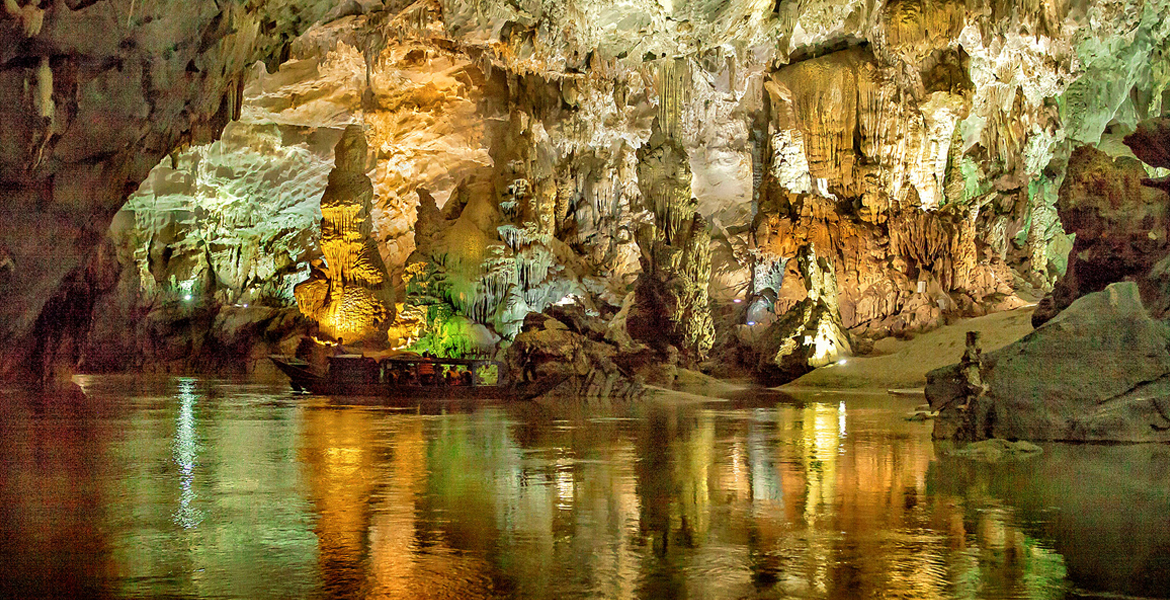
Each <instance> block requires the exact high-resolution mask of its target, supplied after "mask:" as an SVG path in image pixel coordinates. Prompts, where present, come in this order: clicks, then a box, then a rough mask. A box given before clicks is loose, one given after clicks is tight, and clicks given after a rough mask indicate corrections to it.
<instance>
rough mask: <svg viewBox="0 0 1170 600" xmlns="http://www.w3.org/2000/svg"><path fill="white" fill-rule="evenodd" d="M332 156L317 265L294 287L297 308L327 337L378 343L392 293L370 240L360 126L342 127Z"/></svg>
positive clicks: (390, 314) (369, 190)
mask: <svg viewBox="0 0 1170 600" xmlns="http://www.w3.org/2000/svg"><path fill="white" fill-rule="evenodd" d="M335 152H336V157H337V158H336V166H335V167H334V169H333V172H332V173H330V174H329V185H328V186H327V187H326V188H325V194H324V195H323V196H322V197H321V240H320V246H321V253H322V255H323V261H322V262H320V263H317V264H315V265H314V268H313V270H312V273H311V274H310V276H309V279H308V280H307V281H304V282H302V283H300V284H298V285H297V287H296V298H297V305H298V306H299V307H300V309H301V312H302V313H304V315H305V316H307V317H309V318H310V319H313V320H314V321H316V322H317V323H318V324H319V325H320V329H321V333H323V334H325V335H326V336H328V337H330V338H333V339H344V340H346V341H349V342H356V341H370V342H374V343H378V344H384V343H385V342H386V330H387V329H388V328H389V326H390V323H391V322H392V321H393V318H394V290H393V288H392V287H391V286H390V282H389V277H388V276H387V275H386V267H385V266H384V265H383V264H382V257H381V255H380V254H379V253H378V249H377V247H376V246H375V245H374V242H373V239H372V237H371V233H372V232H373V226H372V223H371V221H370V208H371V206H372V203H373V199H374V187H373V184H372V183H371V182H370V179H369V177H367V176H366V172H365V171H366V169H365V166H366V156H367V149H366V138H365V134H364V133H363V132H362V128H361V126H359V125H350V126H349V127H346V129H345V133H344V134H342V137H341V140H340V141H339V142H337V147H336V149H335Z"/></svg>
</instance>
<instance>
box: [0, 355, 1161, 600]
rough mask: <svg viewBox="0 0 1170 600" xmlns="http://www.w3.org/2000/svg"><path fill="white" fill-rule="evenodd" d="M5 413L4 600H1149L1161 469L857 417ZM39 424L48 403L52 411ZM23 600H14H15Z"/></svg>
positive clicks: (138, 392)
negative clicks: (980, 460)
mask: <svg viewBox="0 0 1170 600" xmlns="http://www.w3.org/2000/svg"><path fill="white" fill-rule="evenodd" d="M90 384H91V390H90V394H91V398H90V400H91V402H90V403H89V404H87V405H85V406H81V407H77V406H72V407H70V405H63V406H61V405H50V404H46V403H45V402H44V401H43V400H34V399H30V398H27V397H21V396H16V395H13V394H11V393H10V394H9V395H8V396H5V397H4V400H5V401H6V402H5V403H4V404H2V405H0V407H2V408H0V410H3V411H4V414H2V415H0V417H3V419H2V420H0V507H2V510H4V511H5V515H4V516H5V519H4V523H7V525H4V527H3V537H0V541H2V542H3V543H2V544H0V560H3V561H5V563H4V564H6V565H15V566H18V567H20V568H19V569H8V570H6V571H4V572H3V573H4V574H3V575H2V576H0V584H2V585H3V587H0V592H5V593H4V594H0V595H4V596H6V597H7V596H11V595H13V594H9V593H7V592H11V591H13V590H20V591H21V592H22V595H33V596H45V597H53V596H57V597H74V596H94V595H99V596H100V595H104V596H108V597H160V596H168V597H248V598H300V597H323V598H404V599H412V598H420V599H421V598H573V597H577V598H646V599H649V598H655V599H656V598H684V597H685V598H858V597H877V598H887V597H898V598H1060V597H1067V596H1070V595H1071V596H1077V595H1080V594H1083V593H1087V592H1085V590H1107V591H1111V592H1117V593H1124V594H1134V595H1142V596H1159V595H1161V596H1165V595H1166V594H1167V592H1166V590H1167V589H1168V585H1167V584H1168V583H1170V564H1168V560H1170V558H1168V557H1170V532H1168V528H1166V527H1165V519H1166V515H1167V514H1168V513H1170V467H1168V466H1167V465H1170V460H1168V459H1170V448H1167V447H1165V446H1140V447H1098V446H1089V447H1086V446H1052V447H1050V448H1046V452H1045V454H1044V455H1043V456H1042V457H1041V458H1040V459H1039V460H1035V461H1031V462H1027V463H1018V464H1013V465H1000V466H987V465H979V464H975V463H970V462H965V461H960V460H955V459H950V458H946V457H943V456H941V455H939V454H938V453H937V452H936V448H935V446H934V445H933V444H932V443H931V441H930V428H929V427H930V426H929V424H923V423H910V422H906V421H904V420H903V419H902V415H903V414H904V412H905V410H906V409H907V408H909V407H907V406H902V405H901V404H899V403H898V402H897V401H893V400H890V399H887V398H884V397H879V396H868V397H867V396H850V397H840V396H830V395H825V396H812V397H807V398H800V399H795V400H794V399H790V398H789V399H786V400H784V401H780V402H773V401H769V402H766V403H759V402H757V403H746V404H745V403H738V402H734V403H733V402H712V403H709V404H694V403H690V404H671V403H661V402H657V403H656V402H645V403H637V404H621V405H609V404H604V403H601V404H598V403H594V404H588V405H587V404H580V405H577V404H571V403H569V404H565V403H561V404H555V405H553V404H542V403H528V404H510V405H496V406H479V407H476V406H457V405H426V406H419V407H407V409H406V410H401V409H388V408H384V407H372V406H364V407H363V406H339V405H337V404H336V403H333V402H330V401H328V400H327V399H324V398H311V397H310V398H306V397H298V396H292V395H289V394H286V393H285V392H284V391H283V390H282V389H280V388H276V387H266V386H262V385H255V384H246V385H244V384H241V383H240V382H216V381H208V380H198V379H183V380H164V381H143V380H127V379H101V378H99V379H97V380H95V381H93V382H90ZM50 402H51V401H50ZM26 590H32V591H33V592H34V593H32V594H23V592H24V591H26Z"/></svg>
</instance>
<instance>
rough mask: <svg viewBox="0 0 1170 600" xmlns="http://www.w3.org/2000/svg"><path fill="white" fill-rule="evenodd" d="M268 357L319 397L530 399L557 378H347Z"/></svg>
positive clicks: (295, 382) (294, 382)
mask: <svg viewBox="0 0 1170 600" xmlns="http://www.w3.org/2000/svg"><path fill="white" fill-rule="evenodd" d="M268 358H269V360H271V361H272V362H273V364H275V365H276V367H277V368H278V369H280V371H281V372H282V373H284V374H285V375H287V376H288V378H289V382H290V383H291V384H292V387H293V389H294V390H298V391H306V392H311V393H313V394H319V395H322V396H371V397H378V398H386V399H393V400H531V399H532V398H535V397H537V396H540V395H542V394H545V393H547V392H549V391H551V390H552V389H553V388H554V387H556V386H557V385H558V384H560V381H537V382H525V383H518V384H515V385H454V386H453V385H442V384H437V385H409V384H395V383H382V382H365V381H352V380H351V381H346V380H339V379H337V378H331V377H329V376H328V374H326V375H325V376H321V375H318V374H316V373H314V372H313V371H312V370H310V368H309V366H308V364H307V363H305V362H303V361H299V360H297V359H293V358H289V357H286V356H275V355H274V356H269V357H268Z"/></svg>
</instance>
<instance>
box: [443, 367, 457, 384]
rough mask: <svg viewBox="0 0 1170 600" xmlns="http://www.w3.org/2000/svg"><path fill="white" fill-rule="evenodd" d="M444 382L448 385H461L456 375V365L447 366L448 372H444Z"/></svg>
mask: <svg viewBox="0 0 1170 600" xmlns="http://www.w3.org/2000/svg"><path fill="white" fill-rule="evenodd" d="M443 380H444V381H443V383H446V384H447V385H448V386H456V385H459V380H458V379H457V378H456V377H455V367H447V372H446V373H444V374H443Z"/></svg>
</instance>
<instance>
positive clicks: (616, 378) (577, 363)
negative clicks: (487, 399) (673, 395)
mask: <svg viewBox="0 0 1170 600" xmlns="http://www.w3.org/2000/svg"><path fill="white" fill-rule="evenodd" d="M554 312H559V317H560V318H554V317H552V316H550V315H545V314H540V313H530V314H529V316H528V318H527V319H526V320H525V326H524V330H523V331H521V332H520V333H519V334H517V336H516V340H515V342H514V343H513V344H512V345H511V346H510V347H509V348H508V351H507V353H506V355H505V361H506V364H507V366H508V372H509V375H510V377H512V378H513V379H516V380H519V379H523V378H524V377H525V376H526V375H527V376H529V377H533V378H535V379H538V380H539V379H543V378H563V379H564V380H565V381H564V383H562V384H561V385H560V386H558V388H557V390H555V393H557V394H559V395H564V396H568V397H574V398H634V397H637V396H638V395H639V394H641V392H642V384H641V383H638V382H637V381H635V378H634V375H633V372H632V370H631V366H630V364H629V362H630V360H631V359H633V355H631V354H630V353H629V352H624V353H623V351H622V349H620V348H618V347H616V346H614V345H612V344H609V343H606V342H605V341H604V331H605V330H604V327H603V325H602V324H601V323H599V322H598V321H597V320H596V319H595V318H591V317H588V316H587V315H584V314H583V313H580V312H574V311H554ZM635 354H636V353H635ZM651 354H652V353H651ZM670 380H671V381H673V377H671V378H670ZM657 382H658V383H664V381H662V380H661V379H658V380H657Z"/></svg>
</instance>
